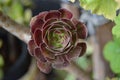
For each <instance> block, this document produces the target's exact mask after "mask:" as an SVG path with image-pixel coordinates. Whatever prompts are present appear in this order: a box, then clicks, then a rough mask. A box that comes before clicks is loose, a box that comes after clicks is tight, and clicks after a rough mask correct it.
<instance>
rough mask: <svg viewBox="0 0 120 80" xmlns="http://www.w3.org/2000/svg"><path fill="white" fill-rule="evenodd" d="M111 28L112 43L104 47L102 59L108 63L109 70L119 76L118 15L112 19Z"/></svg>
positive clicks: (119, 40)
mask: <svg viewBox="0 0 120 80" xmlns="http://www.w3.org/2000/svg"><path fill="white" fill-rule="evenodd" d="M114 22H115V26H114V27H113V28H112V33H113V37H114V41H110V42H108V43H107V44H106V46H105V47H104V57H105V59H106V60H107V61H108V62H109V63H110V67H111V70H112V71H113V72H114V73H116V74H120V14H119V15H118V16H117V17H116V18H115V19H114Z"/></svg>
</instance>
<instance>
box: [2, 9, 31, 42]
mask: <svg viewBox="0 0 120 80" xmlns="http://www.w3.org/2000/svg"><path fill="white" fill-rule="evenodd" d="M0 26H1V27H2V28H4V29H5V30H7V31H8V32H10V33H11V34H13V35H14V36H16V37H17V38H19V39H20V40H22V41H24V42H25V43H27V42H28V41H29V39H30V33H29V28H28V27H26V26H23V25H20V24H18V23H16V22H15V21H13V20H12V19H10V18H9V17H8V16H6V15H4V14H3V13H2V12H1V11H0Z"/></svg>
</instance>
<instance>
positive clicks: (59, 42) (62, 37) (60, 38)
mask: <svg viewBox="0 0 120 80" xmlns="http://www.w3.org/2000/svg"><path fill="white" fill-rule="evenodd" d="M68 42H69V38H68V34H67V33H66V31H65V30H63V29H58V30H56V29H53V30H51V31H50V32H49V35H48V44H49V45H50V47H51V48H52V49H54V50H61V49H63V48H64V47H65V46H66V45H67V44H68Z"/></svg>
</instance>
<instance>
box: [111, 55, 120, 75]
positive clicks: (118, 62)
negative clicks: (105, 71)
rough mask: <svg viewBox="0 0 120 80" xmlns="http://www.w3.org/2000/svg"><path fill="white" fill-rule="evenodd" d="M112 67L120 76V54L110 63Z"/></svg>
mask: <svg viewBox="0 0 120 80" xmlns="http://www.w3.org/2000/svg"><path fill="white" fill-rule="evenodd" d="M110 67H111V70H112V71H113V72H114V73H116V74H120V53H119V55H117V57H116V58H115V59H114V60H112V61H111V62H110Z"/></svg>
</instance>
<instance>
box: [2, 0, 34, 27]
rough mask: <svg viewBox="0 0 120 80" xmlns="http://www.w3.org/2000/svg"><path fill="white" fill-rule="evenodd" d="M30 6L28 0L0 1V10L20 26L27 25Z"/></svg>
mask: <svg viewBox="0 0 120 80" xmlns="http://www.w3.org/2000/svg"><path fill="white" fill-rule="evenodd" d="M30 5H32V2H31V1H30V0H0V10H1V11H2V12H3V13H4V14H6V15H8V16H9V17H10V18H12V19H13V20H15V21H16V22H18V23H20V24H26V25H28V23H29V21H30V18H31V16H32V12H31V10H30V8H29V7H30ZM25 7H26V9H25Z"/></svg>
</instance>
